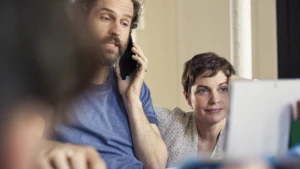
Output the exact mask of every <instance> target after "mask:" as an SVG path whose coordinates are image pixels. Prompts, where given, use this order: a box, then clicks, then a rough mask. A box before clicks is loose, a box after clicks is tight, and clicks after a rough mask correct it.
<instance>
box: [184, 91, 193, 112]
mask: <svg viewBox="0 0 300 169" xmlns="http://www.w3.org/2000/svg"><path fill="white" fill-rule="evenodd" d="M183 95H184V98H185V100H186V102H187V104H188V105H189V106H190V107H191V108H192V109H193V107H192V103H191V99H190V97H189V96H188V94H187V92H186V91H183Z"/></svg>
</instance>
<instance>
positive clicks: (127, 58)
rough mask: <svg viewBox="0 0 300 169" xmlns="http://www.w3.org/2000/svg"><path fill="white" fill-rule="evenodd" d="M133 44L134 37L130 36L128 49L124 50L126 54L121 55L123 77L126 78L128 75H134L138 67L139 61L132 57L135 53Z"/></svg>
mask: <svg viewBox="0 0 300 169" xmlns="http://www.w3.org/2000/svg"><path fill="white" fill-rule="evenodd" d="M132 47H133V45H132V37H131V36H130V37H129V40H128V46H127V49H126V50H125V52H124V55H123V56H121V58H120V61H119V66H120V73H121V78H122V79H123V80H125V79H126V78H127V77H128V76H130V75H132V73H134V72H135V70H136V68H137V65H138V63H137V61H135V60H133V59H132V55H135V53H133V52H132V51H131V48H132Z"/></svg>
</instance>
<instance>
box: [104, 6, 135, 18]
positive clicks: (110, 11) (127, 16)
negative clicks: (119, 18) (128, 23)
mask: <svg viewBox="0 0 300 169" xmlns="http://www.w3.org/2000/svg"><path fill="white" fill-rule="evenodd" d="M101 11H107V12H109V13H114V14H115V13H116V12H115V11H113V10H111V9H109V8H100V9H99V10H98V12H101ZM124 16H125V17H126V18H129V19H132V16H131V15H129V14H124Z"/></svg>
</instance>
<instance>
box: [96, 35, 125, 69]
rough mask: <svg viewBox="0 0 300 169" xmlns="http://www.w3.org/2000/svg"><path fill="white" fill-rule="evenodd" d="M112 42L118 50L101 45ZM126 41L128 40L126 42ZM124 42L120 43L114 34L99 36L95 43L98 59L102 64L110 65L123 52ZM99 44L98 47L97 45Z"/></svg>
mask: <svg viewBox="0 0 300 169" xmlns="http://www.w3.org/2000/svg"><path fill="white" fill-rule="evenodd" d="M110 42H113V43H114V44H115V45H116V46H117V47H118V52H117V53H116V52H115V51H113V50H107V49H104V48H103V46H104V45H105V44H107V43H110ZM127 43H128V42H127ZM127 43H126V44H122V43H121V41H120V39H119V38H118V37H116V36H110V37H105V38H101V39H99V40H98V43H97V46H96V47H97V49H96V50H97V51H98V52H97V53H99V56H98V57H99V61H100V64H101V65H102V66H112V65H113V64H114V63H115V62H116V61H117V60H118V59H119V58H120V57H121V56H122V55H123V54H124V52H125V50H126V46H127ZM99 46H100V47H99Z"/></svg>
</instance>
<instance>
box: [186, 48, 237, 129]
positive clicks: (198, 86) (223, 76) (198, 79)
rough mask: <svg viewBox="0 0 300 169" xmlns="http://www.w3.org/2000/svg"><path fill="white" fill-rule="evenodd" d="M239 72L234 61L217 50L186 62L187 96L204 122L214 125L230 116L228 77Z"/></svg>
mask: <svg viewBox="0 0 300 169" xmlns="http://www.w3.org/2000/svg"><path fill="white" fill-rule="evenodd" d="M233 74H235V70H234V68H233V67H232V65H231V64H230V63H229V62H228V61H227V60H226V59H225V58H222V57H220V56H218V55H217V54H215V53H212V52H209V53H202V54H198V55H196V56H194V57H193V58H192V59H190V60H189V61H187V62H186V63H185V65H184V71H183V74H182V86H183V89H184V96H185V98H186V100H187V102H188V104H189V106H190V107H191V108H192V110H193V111H194V113H195V117H196V118H197V120H198V121H201V123H203V124H207V125H214V124H216V123H219V122H221V121H223V119H225V118H226V116H227V113H228V107H229V95H228V80H229V77H230V76H231V75H233Z"/></svg>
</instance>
